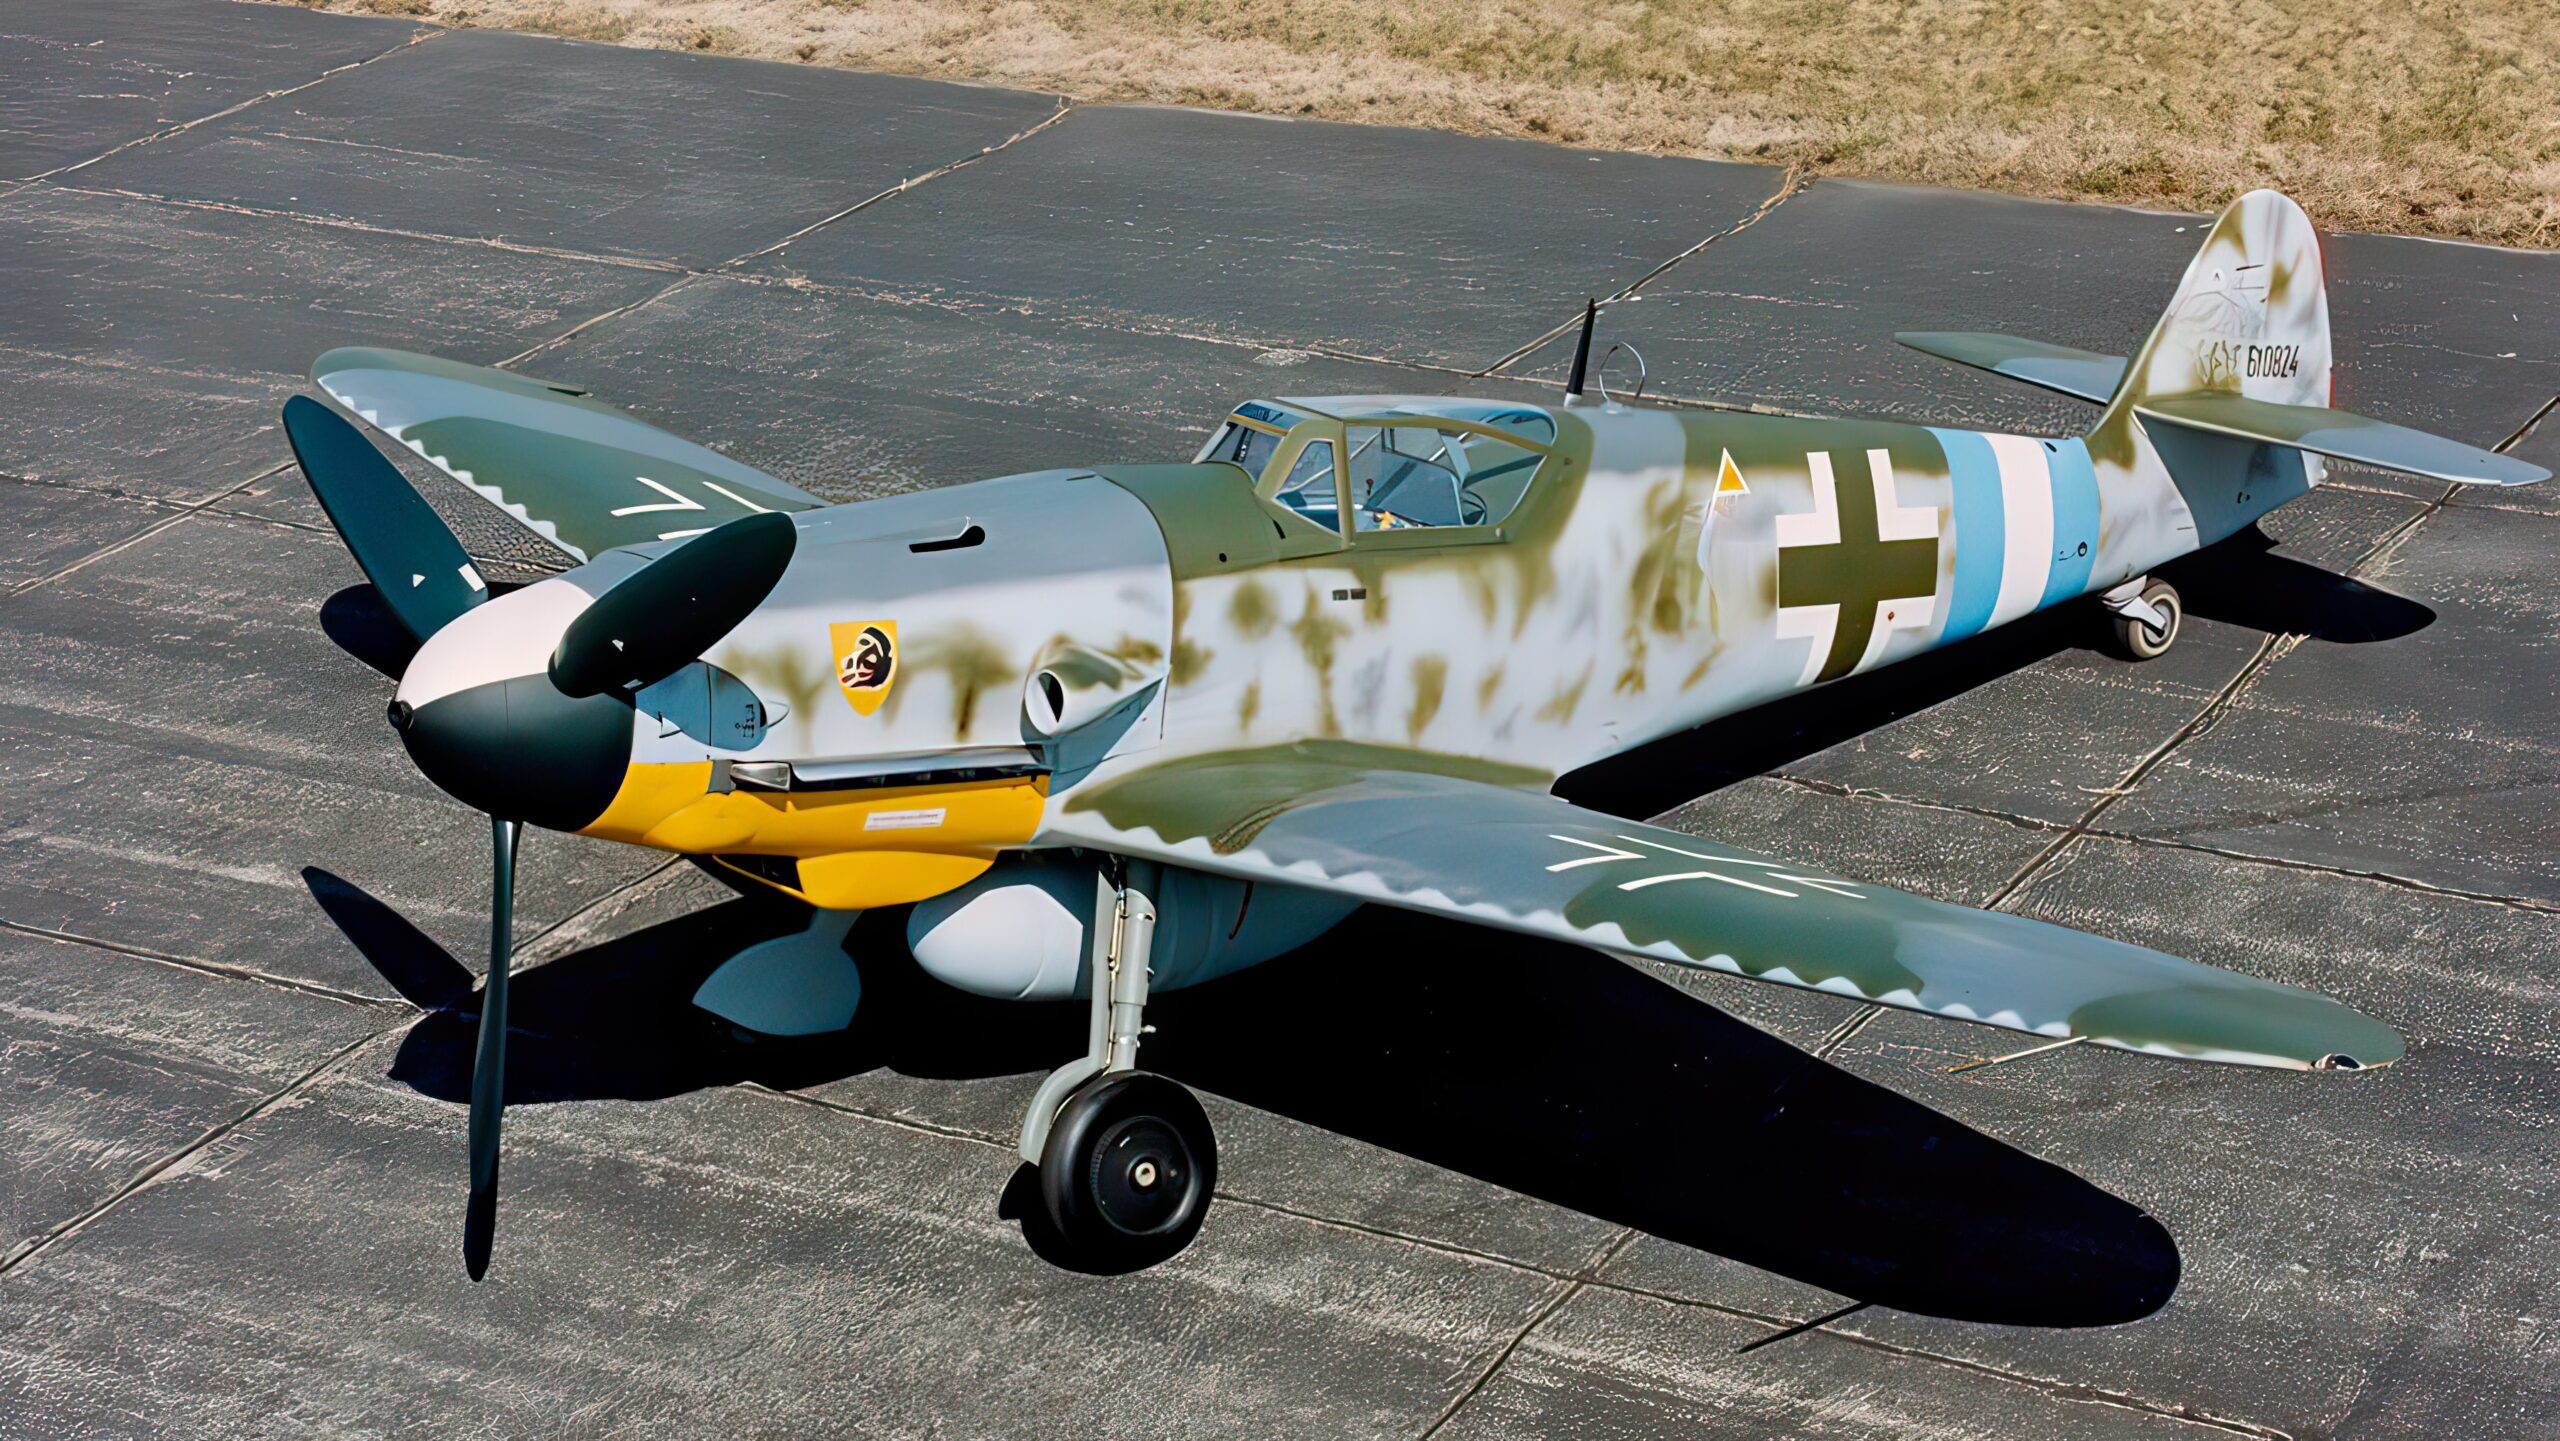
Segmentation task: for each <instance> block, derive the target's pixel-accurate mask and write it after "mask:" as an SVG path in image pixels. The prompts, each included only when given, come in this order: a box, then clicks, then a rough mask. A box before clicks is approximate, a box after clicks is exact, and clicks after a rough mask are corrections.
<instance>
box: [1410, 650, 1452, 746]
mask: <svg viewBox="0 0 2560 1441" xmlns="http://www.w3.org/2000/svg"><path fill="white" fill-rule="evenodd" d="M1448 685H1449V662H1448V660H1447V658H1446V657H1443V656H1436V655H1425V656H1416V657H1414V661H1413V710H1412V711H1411V712H1410V713H1409V714H1407V715H1406V716H1405V726H1404V730H1405V738H1406V739H1407V740H1410V741H1413V742H1414V743H1416V744H1420V743H1421V740H1422V733H1423V731H1425V730H1427V729H1429V728H1430V725H1431V718H1432V717H1434V716H1436V715H1438V714H1440V696H1441V694H1442V692H1444V691H1445V690H1447V689H1448Z"/></svg>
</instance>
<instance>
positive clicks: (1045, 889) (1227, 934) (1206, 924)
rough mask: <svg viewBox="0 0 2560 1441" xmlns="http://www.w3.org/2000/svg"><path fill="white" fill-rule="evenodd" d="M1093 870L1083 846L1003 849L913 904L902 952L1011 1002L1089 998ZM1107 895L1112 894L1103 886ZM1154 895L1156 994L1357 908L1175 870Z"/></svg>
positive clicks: (1285, 944) (1211, 975)
mask: <svg viewBox="0 0 2560 1441" xmlns="http://www.w3.org/2000/svg"><path fill="white" fill-rule="evenodd" d="M1100 874H1101V865H1100V862H1099V860H1098V859H1097V858H1095V857H1093V856H1090V855H1085V854H1082V853H1070V852H1064V851H1032V852H1025V853H1021V854H1017V855H1012V856H1007V857H1006V858H1005V859H1004V860H1002V861H999V862H997V864H996V866H995V868H994V869H992V870H990V871H988V872H987V873H986V874H984V875H982V876H980V877H978V878H977V879H976V880H974V881H971V882H969V883H968V884H967V885H964V886H961V887H960V888H959V889H957V890H953V891H949V892H946V893H944V894H942V895H939V896H935V897H933V898H932V899H930V900H925V901H919V902H918V903H917V904H916V907H915V909H914V910H913V911H911V912H910V913H909V914H908V918H907V946H908V949H909V950H911V951H913V952H914V954H915V958H916V963H917V964H918V965H920V966H922V967H923V968H924V970H925V971H926V972H927V973H928V974H930V975H932V976H933V977H934V978H935V979H937V980H940V981H942V982H943V983H945V984H946V985H950V986H954V987H957V988H958V989H960V990H964V991H969V992H972V993H974V994H977V995H981V996H992V997H995V998H997V999H1000V1000H1008V1001H1048V1000H1065V999H1067V998H1069V997H1071V996H1082V995H1087V994H1089V993H1090V985H1089V981H1090V977H1089V975H1088V971H1089V966H1090V958H1091V956H1092V954H1093V950H1094V936H1093V932H1092V925H1093V920H1094V917H1095V915H1096V914H1097V913H1098V906H1097V900H1098V896H1097V882H1098V880H1099V877H1100ZM1108 895H1109V892H1108V890H1107V889H1104V890H1102V891H1100V893H1099V896H1100V897H1106V898H1107V896H1108ZM1155 901H1156V930H1155V944H1154V949H1153V950H1152V951H1151V952H1150V953H1149V957H1148V972H1149V981H1148V986H1149V989H1151V990H1156V991H1169V990H1178V989H1180V988H1181V987H1183V986H1191V985H1198V984H1199V983H1200V982H1202V981H1207V980H1214V979H1216V978H1217V977H1219V976H1223V975H1228V974H1230V973H1232V972H1235V971H1241V970H1243V969H1245V968H1246V967H1248V966H1254V965H1259V964H1261V963H1262V962H1264V961H1267V960H1270V959H1271V958H1272V957H1274V956H1277V955H1281V954H1284V953H1285V952H1288V951H1292V950H1295V949H1297V948H1298V947H1299V946H1302V945H1305V944H1306V943H1307V942H1309V941H1312V940H1314V939H1315V938H1316V937H1318V936H1320V935H1323V934H1324V933H1325V932H1326V931H1328V930H1330V929H1332V928H1333V926H1334V925H1335V924H1336V923H1338V922H1340V921H1341V920H1342V919H1343V918H1344V917H1345V916H1348V915H1350V914H1351V912H1352V911H1353V910H1355V909H1357V908H1358V906H1359V902H1358V901H1356V900H1352V899H1349V898H1346V897H1342V896H1331V895H1323V894H1320V893H1318V892H1314V891H1304V890H1299V889H1297V888H1296V887H1293V886H1275V885H1271V884H1268V883H1253V882H1245V881H1237V880H1230V879H1228V878H1226V877H1224V876H1212V875H1205V874H1203V873H1201V872H1199V871H1189V870H1182V869H1179V868H1177V867H1172V866H1168V867H1166V868H1165V871H1164V878H1163V881H1162V883H1161V886H1160V888H1159V894H1158V895H1157V896H1156V898H1155ZM1106 924H1107V922H1106Z"/></svg>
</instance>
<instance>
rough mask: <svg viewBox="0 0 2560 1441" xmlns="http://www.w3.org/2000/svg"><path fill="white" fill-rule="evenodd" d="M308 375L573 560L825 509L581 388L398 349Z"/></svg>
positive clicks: (357, 354)
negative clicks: (757, 518) (744, 521)
mask: <svg viewBox="0 0 2560 1441" xmlns="http://www.w3.org/2000/svg"><path fill="white" fill-rule="evenodd" d="M311 379H312V380H313V382H315V383H316V384H318V385H319V387H320V388H321V389H322V390H325V391H327V392H328V393H329V395H330V397H331V398H332V399H334V400H336V401H337V402H338V403H339V404H340V405H343V406H345V407H346V408H347V409H348V410H350V411H353V412H354V413H355V414H356V415H357V416H359V417H361V418H362V419H363V420H364V421H365V422H366V423H367V424H369V425H371V426H373V427H374V428H375V429H377V430H380V431H381V432H383V433H384V434H385V435H388V436H390V437H391V438H392V439H394V440H396V441H399V442H400V443H401V444H402V445H405V446H407V447H408V448H409V449H411V450H413V451H416V452H417V453H418V454H419V455H421V456H423V457H425V458H426V460H427V462H428V463H429V464H431V465H433V466H435V467H436V469H438V470H441V471H443V472H444V473H445V474H447V475H449V476H452V477H453V478H454V479H456V480H458V481H461V482H462V483H463V484H464V485H467V486H469V487H471V488H472V489H473V490H475V491H477V492H479V493H480V495H481V496H482V497H484V498H486V499H487V500H488V501H490V502H491V503H492V504H494V505H496V506H497V507H498V508H499V509H500V510H503V511H505V512H506V513H507V514H508V515H509V516H510V517H512V518H513V519H514V520H515V521H516V522H517V523H518V524H521V525H523V526H524V527H525V528H526V529H528V530H531V531H532V532H533V533H534V534H536V535H539V536H541V537H542V538H543V539H544V540H547V541H549V542H550V543H551V544H553V545H555V546H558V547H559V548H560V549H562V550H564V551H566V552H568V553H569V554H570V555H572V556H574V557H576V558H577V559H579V560H587V559H590V558H592V557H594V556H596V555H600V554H602V553H603V552H605V551H608V550H611V549H612V548H613V547H615V546H618V545H635V544H638V543H640V542H642V541H651V540H669V539H674V538H677V537H681V536H689V535H695V534H699V533H701V532H703V531H707V530H712V529H715V528H717V527H719V526H721V525H725V524H727V523H728V522H730V521H733V520H737V519H739V518H741V517H743V516H749V515H755V514H758V513H760V512H767V511H794V510H809V509H813V508H815V507H817V506H821V505H824V504H826V503H827V502H825V501H824V500H822V499H820V498H819V497H817V496H814V495H811V494H810V493H809V492H807V491H805V490H802V489H800V488H799V487H798V486H796V485H791V484H789V483H787V482H785V481H780V480H776V479H774V478H773V477H772V476H770V475H767V474H765V473H764V472H763V471H760V470H757V469H755V468H754V467H752V466H747V465H741V464H739V463H738V462H737V461H734V460H731V459H730V458H729V457H727V456H725V455H722V454H721V453H720V452H718V451H716V450H713V449H711V448H709V447H708V446H703V445H697V444H695V443H694V442H692V441H690V440H686V439H684V438H682V437H680V436H675V435H670V434H668V433H667V432H665V431H663V430H660V429H658V428H657V427H656V426H653V425H650V424H647V423H646V422H643V421H640V420H636V419H634V418H632V417H631V416H629V415H625V414H624V413H623V412H621V411H619V410H616V409H614V408H613V407H612V406H610V405H606V404H604V403H603V402H602V401H598V400H591V399H589V398H588V397H587V396H586V394H585V393H584V392H582V391H579V390H576V389H573V388H571V387H567V386H559V385H553V384H550V383H548V382H545V381H541V380H536V379H534V378H533V377H531V376H525V375H517V374H515V373H513V372H511V371H505V370H492V369H489V368H488V367H486V366H480V365H464V364H461V363H460V362H458V361H451V360H440V359H437V358H436V357H434V356H431V355H413V354H410V353H409V352H407V351H400V350H376V349H369V348H361V347H356V348H348V349H343V350H332V351H330V352H329V353H328V354H326V355H323V356H321V357H320V358H319V359H318V360H317V361H315V362H313V363H312V366H311Z"/></svg>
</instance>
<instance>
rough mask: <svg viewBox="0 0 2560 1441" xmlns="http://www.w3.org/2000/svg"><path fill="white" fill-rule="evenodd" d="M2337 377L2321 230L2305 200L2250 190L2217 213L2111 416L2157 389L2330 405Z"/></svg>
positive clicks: (2140, 352) (2113, 404)
mask: <svg viewBox="0 0 2560 1441" xmlns="http://www.w3.org/2000/svg"><path fill="white" fill-rule="evenodd" d="M2329 380H2330V378H2329V291H2328V283H2327V279H2326V276H2325V275H2324V274H2323V272H2322V267H2321V260H2320V238H2319V236H2318V235H2317V234H2315V233H2314V232H2313V231H2312V229H2311V217H2309V216H2307V215H2305V214H2303V213H2302V207H2301V206H2299V205H2296V204H2294V203H2293V202H2292V201H2291V200H2288V199H2286V198H2285V197H2284V196H2282V195H2279V194H2277V193H2276V192H2275V191H2272V190H2252V191H2250V192H2249V193H2248V194H2246V195H2243V196H2241V197H2240V198H2239V199H2237V200H2235V201H2232V202H2231V205H2230V207H2229V208H2227V209H2225V210H2224V211H2223V212H2222V214H2221V215H2220V216H2219V217H2217V218H2216V219H2215V220H2214V222H2213V228H2212V229H2211V230H2210V231H2208V232H2206V234H2205V239H2204V245H2203V248H2201V249H2199V250H2198V251H2196V258H2195V259H2193V260H2191V261H2189V262H2187V273H2186V275H2185V276H2184V277H2183V278H2181V279H2180V280H2179V281H2178V292H2177V294H2175V295H2174V296H2171V297H2170V299H2169V309H2168V310H2167V312H2165V313H2164V314H2162V315H2161V317H2160V323H2159V325H2157V326H2155V327H2154V328H2153V329H2152V332H2151V338H2150V339H2148V340H2146V341H2144V342H2143V343H2142V348H2141V349H2140V350H2138V351H2135V352H2134V355H2133V361H2132V363H2131V364H2130V365H2128V366H2127V367H2126V368H2125V373H2124V379H2123V381H2122V382H2121V383H2119V384H2118V385H2117V386H2116V391H2115V395H2114V397H2113V398H2112V399H2110V400H2109V402H2108V405H2107V419H2108V420H2113V419H2115V418H2116V417H2117V416H2118V415H2120V414H2124V413H2128V412H2130V411H2131V410H2132V408H2133V407H2134V406H2136V405H2138V404H2140V403H2142V402H2143V401H2145V400H2147V399H2150V398H2152V397H2155V396H2169V395H2194V394H2198V393H2204V392H2212V393H2219V394H2225V395H2236V396H2240V397H2242V398H2243V399H2247V400H2257V401H2267V402H2270V403H2273V404H2276V405H2321V406H2325V405H2327V404H2328V403H2329ZM2100 424H2101V426H2102V427H2103V425H2104V424H2105V422H2104V421H2102V422H2100Z"/></svg>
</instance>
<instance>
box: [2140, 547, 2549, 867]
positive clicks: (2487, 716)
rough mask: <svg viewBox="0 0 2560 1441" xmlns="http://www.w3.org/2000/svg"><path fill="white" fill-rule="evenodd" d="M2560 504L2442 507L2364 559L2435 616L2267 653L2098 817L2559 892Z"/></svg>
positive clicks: (2339, 860) (2312, 856)
mask: <svg viewBox="0 0 2560 1441" xmlns="http://www.w3.org/2000/svg"><path fill="white" fill-rule="evenodd" d="M2555 547H2560V518H2555V517H2551V516H2539V515H2525V514H2519V513H2516V512H2511V511H2500V510H2487V509H2458V508H2454V507H2447V508H2445V509H2443V510H2440V511H2438V512H2436V513H2435V514H2434V515H2431V516H2429V517H2428V518H2427V519H2426V520H2425V522H2424V523H2422V524H2420V525H2419V526H2418V527H2417V528H2416V529H2415V530H2414V531H2412V532H2410V533H2409V534H2408V535H2407V536H2406V537H2404V538H2402V539H2400V540H2399V541H2397V542H2396V543H2395V544H2394V545H2393V546H2392V548H2391V549H2390V550H2389V551H2387V552H2386V553H2385V554H2383V555H2382V556H2380V557H2377V559H2376V561H2375V563H2374V564H2373V565H2372V566H2371V567H2370V568H2369V572H2368V573H2369V575H2370V576H2371V578H2372V580H2373V581H2374V583H2375V584H2376V585H2379V586H2384V587H2388V588H2390V589H2391V590H2393V591H2395V592H2398V593H2400V594H2401V595H2403V596H2405V597H2406V598H2407V599H2408V600H2410V601H2412V602H2415V603H2417V604H2419V605H2422V606H2424V607H2425V608H2426V609H2427V610H2428V611H2429V612H2431V613H2432V615H2433V620H2432V621H2431V622H2430V623H2428V624H2426V625H2425V626H2424V627H2423V628H2420V629H2418V630H2415V631H2413V632H2412V633H2410V634H2406V635H2402V636H2399V637H2396V638H2393V639H2389V640H2382V641H2377V642H2374V643H2371V644H2327V643H2323V642H2321V641H2317V640H2314V641H2307V642H2305V643H2303V644H2302V645H2300V646H2298V647H2296V648H2295V649H2293V650H2292V651H2290V652H2289V653H2287V654H2286V655H2285V656H2284V657H2283V658H2282V659H2281V660H2279V661H2277V662H2275V663H2274V664H2273V665H2271V666H2269V667H2268V668H2267V670H2266V672H2265V673H2264V674H2263V675H2261V676H2260V677H2258V678H2257V680H2256V681H2255V682H2254V683H2253V684H2251V685H2250V686H2249V687H2248V688H2247V689H2246V690H2244V691H2242V692H2241V693H2239V694H2238V695H2236V696H2234V697H2233V699H2232V702H2231V704H2230V705H2229V706H2228V707H2227V708H2226V709H2225V710H2224V711H2223V712H2222V714H2221V715H2220V716H2219V717H2217V718H2216V720H2215V721H2214V723H2213V726H2212V728H2211V729H2210V730H2207V731H2205V732H2203V733H2202V734H2200V735H2198V736H2197V737H2196V738H2195V739H2194V740H2192V741H2190V742H2189V743H2188V744H2186V745H2185V746H2183V747H2181V748H2180V750H2179V753H2178V755H2177V757H2176V759H2175V760H2174V761H2173V762H2172V763H2171V764H2170V765H2168V766H2166V767H2164V768H2162V770H2161V771H2159V772H2158V773H2157V774H2155V775H2154V776H2153V777H2152V778H2151V779H2149V780H2148V781H2146V782H2145V783H2144V785H2143V786H2142V787H2141V788H2140V789H2138V790H2136V791H2135V792H2134V793H2133V794H2131V795H2129V796H2127V797H2126V798H2125V800H2124V802H2123V803H2122V804H2121V805H2119V806H2117V807H2115V809H2114V810H2113V811H2111V812H2110V813H2109V815H2108V817H2107V821H2106V823H2107V824H2108V825H2109V826H2111V827H2119V828H2123V829H2128V830H2132V831H2136V832H2139V833H2142V834H2147V835H2160V836H2167V837H2171V838H2174V839H2179V840H2186V841H2192V842H2195V843H2198V844H2201V845H2209V846H2215V847H2219V848H2223V849H2228V850H2236V851H2243V852H2247V853H2250V854H2254V855H2271V856H2279V857H2283V858H2286V859H2291V860H2299V861H2308V862H2312V863H2314V864H2319V865H2327V866H2337V867H2341V868H2344V869H2348V870H2356V871H2374V872H2380V873H2384V874H2388V875H2395V876H2406V877H2410V878H2412V879H2415V880H2420V881H2424V882H2426V883H2428V884H2430V885H2435V886H2442V887H2446V888H2448V889H2452V890H2458V891H2469V892H2478V893H2488V894H2494V895H2508V896H2525V897H2530V898H2533V899H2536V900H2539V901H2542V902H2545V903H2560V818H2555V817H2554V814H2553V802H2554V800H2555V798H2560V735H2555V733H2554V730H2553V725H2552V716H2553V715H2554V713H2555V709H2560V635H2555V633H2554V626H2553V621H2552V617H2553V616H2554V614H2555V613H2560V584H2555V582H2554V580H2553V577H2552V573H2551V565H2550V558H2551V556H2552V555H2553V554H2554V548H2555Z"/></svg>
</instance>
